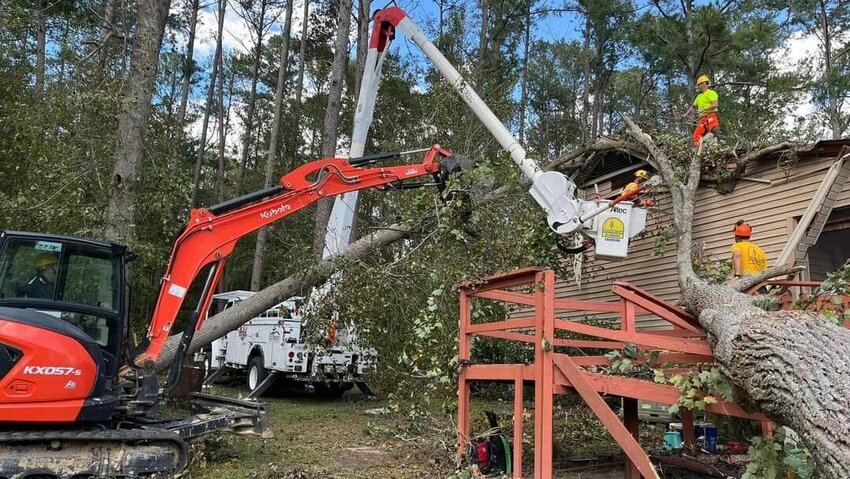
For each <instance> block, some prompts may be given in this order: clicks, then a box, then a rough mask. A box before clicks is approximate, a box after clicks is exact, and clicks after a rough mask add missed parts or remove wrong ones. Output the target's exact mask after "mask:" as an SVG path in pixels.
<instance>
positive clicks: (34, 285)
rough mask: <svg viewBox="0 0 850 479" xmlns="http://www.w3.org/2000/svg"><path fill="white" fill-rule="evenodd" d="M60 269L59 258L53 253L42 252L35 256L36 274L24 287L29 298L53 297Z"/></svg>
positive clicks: (24, 291)
mask: <svg viewBox="0 0 850 479" xmlns="http://www.w3.org/2000/svg"><path fill="white" fill-rule="evenodd" d="M58 271H59V258H57V257H56V255H55V254H53V253H40V254H38V255H37V256H36V257H35V276H33V278H32V279H31V280H29V281H27V284H26V286H24V288H23V293H24V296H26V297H27V298H45V299H53V286H54V285H55V284H56V276H57V273H58Z"/></svg>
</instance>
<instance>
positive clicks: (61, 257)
mask: <svg viewBox="0 0 850 479" xmlns="http://www.w3.org/2000/svg"><path fill="white" fill-rule="evenodd" d="M129 257H130V255H129V254H128V253H127V251H126V248H125V247H124V246H123V245H119V244H116V243H109V242H99V241H91V240H85V239H80V238H71V237H66V236H58V235H45V234H36V233H23V232H15V231H6V232H3V233H0V345H2V347H3V348H4V350H5V354H0V396H6V397H5V398H4V400H2V401H0V403H2V406H0V416H5V415H6V414H5V413H3V412H2V409H8V410H7V411H6V412H8V413H12V411H11V409H14V403H17V402H18V401H13V399H14V398H16V399H18V400H19V401H20V403H22V404H23V403H31V402H33V401H38V400H41V401H45V402H46V403H50V402H51V401H55V404H56V405H58V406H60V408H63V409H66V417H67V418H68V420H80V419H81V418H83V417H86V416H93V417H89V420H102V419H103V416H108V415H109V414H111V409H112V408H114V406H115V405H116V403H117V399H118V398H117V397H116V394H115V393H114V391H113V384H114V378H115V377H116V375H117V373H118V368H119V366H120V364H121V362H122V361H121V359H122V358H121V354H122V351H123V350H124V348H123V346H124V343H125V338H126V334H127V331H128V327H127V326H128V323H127V284H126V279H125V269H126V263H127V261H128V258H129ZM16 333H18V334H16ZM0 353H3V351H0ZM4 373H5V374H4ZM5 376H8V377H5ZM83 376H86V377H83ZM88 376H91V377H88ZM60 378H61V379H60ZM59 383H61V384H59ZM57 385H58V386H59V388H58V392H57V389H56V388H55V387H56V386H57ZM86 389H87V390H86ZM80 400H82V402H80V403H79V404H78V405H77V406H71V405H70V403H69V401H70V402H75V403H76V402H78V401H80ZM87 406H93V407H94V409H92V408H90V407H87ZM75 407H77V409H79V411H78V414H77V415H76V417H72V416H74V414H73V410H74V408H75ZM87 409H88V412H87V411H86V410H87Z"/></svg>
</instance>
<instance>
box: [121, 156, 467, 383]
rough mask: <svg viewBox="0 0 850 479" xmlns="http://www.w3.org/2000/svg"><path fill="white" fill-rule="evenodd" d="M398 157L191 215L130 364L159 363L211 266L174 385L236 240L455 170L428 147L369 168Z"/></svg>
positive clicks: (322, 163)
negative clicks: (358, 194) (354, 195)
mask: <svg viewBox="0 0 850 479" xmlns="http://www.w3.org/2000/svg"><path fill="white" fill-rule="evenodd" d="M420 151H421V150H420ZM397 156H400V154H398V153H393V154H382V155H372V156H364V157H360V158H352V159H345V158H325V159H321V160H316V161H312V162H310V163H306V164H304V165H302V166H300V167H298V168H296V169H295V170H293V171H292V172H290V173H288V174H286V175H285V176H283V177H282V178H281V179H280V183H279V184H278V185H275V186H272V187H269V188H266V189H263V190H260V191H257V192H254V193H250V194H248V195H245V196H241V197H239V198H235V199H232V200H229V201H226V202H223V203H220V204H217V205H214V206H212V207H210V208H197V209H193V210H192V212H191V215H190V218H189V224H188V225H187V226H186V227H185V229H184V230H183V231H182V233H181V234H180V236H179V237H178V238H177V240H176V241H175V243H174V247H173V249H172V252H171V256H170V258H169V261H168V266H167V268H166V271H165V274H164V275H163V278H162V286H161V287H160V290H159V296H158V298H157V303H156V308H155V310H154V313H153V317H152V319H151V322H150V326H149V329H148V335H147V341H146V343H147V344H146V345H145V346H144V353H143V354H142V355H141V356H140V357H139V358H137V360H136V363H137V365H138V366H142V365H145V364H146V363H147V365H150V363H151V362H152V363H155V362H156V360H157V359H158V358H159V356H160V353H161V352H162V349H163V346H164V345H165V342H166V340H167V339H168V337H169V335H170V334H171V333H172V331H171V329H172V327H173V325H174V321H175V318H176V316H177V313H178V312H179V310H180V307H181V305H182V304H183V300H184V299H185V297H186V293H187V292H188V290H189V286H190V284H191V283H192V282H193V281H194V280H195V278H196V276H197V275H198V274H199V273H200V272H201V270H202V269H203V268H204V267H205V266H207V265H210V264H211V265H212V267H211V268H210V272H209V275H208V277H207V281H206V283H205V285H204V290H203V293H202V294H201V299H200V301H199V303H198V306H197V307H196V309H195V310H194V311H193V312H192V315H191V316H190V318H189V320H188V323H187V325H186V329H185V331H184V334H183V337H182V339H181V342H180V344H179V346H178V349H177V351H176V352H175V356H174V361H173V362H172V368H171V371H170V373H169V385H170V386H173V384H174V383H175V382H176V380H177V377H178V375H179V365H180V363H181V361H182V359H183V356H184V355H185V353H186V351H187V350H188V347H189V344H190V343H191V341H192V337H193V335H194V332H195V331H197V330H198V329H200V327H201V325H202V324H203V319H204V317H205V316H206V311H207V309H208V308H209V305H210V302H211V298H212V294H213V293H214V291H215V286H216V284H217V283H218V280H219V278H220V277H221V273H222V270H223V266H224V262H225V260H226V259H227V257H228V256H229V255H230V253H232V252H233V248H234V247H235V246H236V242H237V241H238V240H239V239H240V238H242V237H244V236H245V235H247V234H249V233H251V232H254V231H256V230H258V229H260V228H262V227H264V226H267V225H269V224H271V223H274V222H275V221H278V220H281V219H283V218H285V217H287V216H289V215H291V214H292V213H295V212H296V211H299V210H301V209H303V208H304V207H306V206H308V205H311V204H313V203H315V202H316V201H318V200H320V199H323V198H330V197H333V196H336V195H340V194H343V193H346V192H350V191H358V190H363V189H367V188H376V189H379V190H384V189H392V188H406V187H411V186H417V185H418V186H422V185H424V184H426V183H422V182H421V181H420V182H416V183H414V184H411V182H410V181H408V180H411V179H413V178H420V177H423V176H428V175H432V176H434V178H436V179H437V180H438V182H437V183H433V182H432V183H427V184H439V181H440V180H442V179H444V178H445V176H446V175H448V174H449V173H451V171H450V170H452V169H454V167H452V166H447V165H448V163H452V164H456V162H449V161H448V159H449V158H451V157H452V153H451V152H449V151H447V150H444V149H443V148H441V147H440V146H439V145H434V146H432V147H431V148H430V149H428V150H427V153H426V154H425V157H424V160H423V161H422V162H421V163H419V164H408V165H395V166H386V167H369V165H372V164H374V163H377V162H378V161H381V160H384V159H387V158H390V157H397ZM439 158H444V159H446V160H444V163H446V164H444V165H441V163H440V161H439Z"/></svg>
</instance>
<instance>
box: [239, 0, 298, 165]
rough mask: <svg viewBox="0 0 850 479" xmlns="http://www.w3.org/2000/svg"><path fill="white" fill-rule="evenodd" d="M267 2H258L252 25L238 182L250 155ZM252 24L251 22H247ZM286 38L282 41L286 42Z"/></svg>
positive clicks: (261, 0) (263, 0)
mask: <svg viewBox="0 0 850 479" xmlns="http://www.w3.org/2000/svg"><path fill="white" fill-rule="evenodd" d="M267 7H268V2H267V1H266V0H260V15H259V17H258V18H257V21H256V23H255V24H254V27H255V32H254V33H256V34H257V44H256V45H255V48H254V62H253V63H252V64H251V88H250V89H249V90H248V106H247V110H246V111H245V131H244V132H242V151H241V155H240V159H239V180H240V181H241V180H242V176H243V175H244V174H245V168H246V166H247V164H248V157H249V156H250V154H251V136H252V134H253V130H254V109H255V107H256V103H257V101H256V99H257V82H258V80H259V73H260V63H261V62H262V60H263V37H264V35H265V31H266V8H267ZM248 23H252V22H248ZM288 40H289V39H288V38H286V39H284V41H288Z"/></svg>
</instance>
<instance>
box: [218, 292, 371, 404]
mask: <svg viewBox="0 0 850 479" xmlns="http://www.w3.org/2000/svg"><path fill="white" fill-rule="evenodd" d="M253 295H254V292H253V291H244V290H237V291H230V292H227V293H220V294H216V295H214V296H213V300H214V301H215V302H216V303H219V305H220V308H221V309H220V311H223V310H225V309H228V308H230V307H232V306H233V305H235V304H236V303H238V302H239V301H242V300H244V299H247V298H250V297H251V296H253ZM302 306H303V298H302V297H300V296H295V297H292V298H289V299H287V300H286V301H283V302H281V303H278V304H277V305H275V306H273V307H271V308H269V309H268V310H266V311H265V312H264V313H262V314H260V316H258V317H255V318H253V319H251V320H250V321H248V322H247V323H245V324H243V325H242V326H240V327H239V329H237V330H235V331H231V332H229V333H227V335H225V336H223V337H221V338H219V339H217V340H215V341H213V343H212V344H211V346H210V349H209V350H208V351H207V354H206V365H207V381H206V384H211V383H212V382H214V381H215V380H216V379H218V378H219V377H221V376H222V375H223V374H225V373H230V374H231V375H232V374H242V375H244V376H245V383H246V385H247V386H248V389H249V390H250V391H251V393H250V395H249V397H257V396H259V395H261V394H262V393H263V392H265V390H266V389H267V388H268V387H269V386H271V384H272V383H273V382H278V381H288V382H289V383H290V384H291V385H300V386H304V387H307V388H309V387H312V388H313V389H314V390H315V392H316V394H317V395H319V396H324V397H337V396H340V395H342V394H343V393H344V392H345V391H348V390H349V389H351V388H352V387H353V386H354V385H357V386H358V387H359V388H360V389H361V391H363V393H364V394H366V395H372V392H371V390H369V389H368V387H367V386H366V379H365V375H366V373H367V372H368V371H369V370H370V369H372V368H373V367H374V365H375V358H376V355H377V353H376V351H375V350H374V349H371V348H361V347H359V346H358V345H357V338H356V335H355V334H354V332H353V331H352V330H350V329H345V330H342V331H333V332H331V331H328V332H327V333H328V334H325V335H323V336H324V337H323V338H321V339H320V340H319V341H314V342H318V343H320V344H311V342H310V341H308V335H307V334H306V333H307V328H308V327H309V324H305V323H306V322H305V321H304V319H303V318H302V314H301V313H302ZM333 323H334V324H335V322H333ZM332 328H333V326H332Z"/></svg>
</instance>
